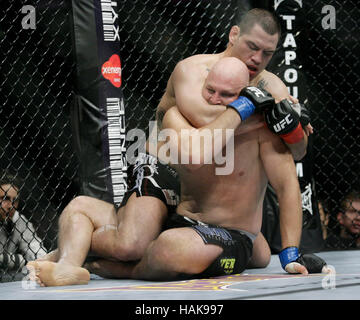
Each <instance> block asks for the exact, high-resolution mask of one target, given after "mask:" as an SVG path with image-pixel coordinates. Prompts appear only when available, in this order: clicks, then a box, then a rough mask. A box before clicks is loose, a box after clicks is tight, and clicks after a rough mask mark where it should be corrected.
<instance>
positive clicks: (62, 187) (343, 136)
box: [0, 0, 360, 279]
mask: <svg viewBox="0 0 360 320" xmlns="http://www.w3.org/2000/svg"><path fill="white" fill-rule="evenodd" d="M117 3H118V6H117V8H119V11H118V15H119V25H120V29H119V34H120V40H121V41H120V45H121V48H120V56H121V59H122V79H123V93H124V98H125V107H126V126H127V130H129V129H132V128H141V129H143V130H144V131H145V132H147V130H148V126H149V121H150V120H154V116H155V109H156V106H157V104H158V102H159V100H160V98H161V96H162V94H163V92H164V89H165V87H166V83H167V79H168V78H169V76H170V74H171V71H172V70H173V68H174V67H175V65H176V63H177V62H178V61H179V60H181V59H183V58H186V57H188V56H190V55H194V54H199V53H216V52H220V51H223V50H224V49H225V47H226V45H227V39H228V32H229V30H230V27H231V25H233V24H234V23H235V20H236V15H237V12H238V11H241V12H243V11H246V10H248V9H250V8H251V7H252V6H260V7H261V6H262V7H266V6H268V5H269V2H268V1H236V0H218V1H209V0H201V1H200V0H196V1H195V0H119V1H117ZM302 3H303V10H304V11H305V16H306V21H305V24H306V28H305V38H306V41H307V48H306V52H307V56H306V57H305V58H303V59H302V61H303V68H304V72H305V73H306V76H307V82H308V86H309V91H308V100H309V107H310V109H311V116H312V124H313V126H314V128H315V133H314V151H313V152H314V170H313V173H314V179H315V182H316V191H317V197H318V199H319V202H320V204H321V205H322V207H323V208H324V212H325V218H324V219H323V220H324V237H325V234H326V235H327V236H331V235H333V234H336V233H338V232H340V230H341V229H342V225H341V224H340V222H339V219H338V210H339V205H340V202H341V199H342V198H343V197H344V196H345V195H346V194H347V193H349V192H350V191H352V190H355V189H358V188H359V169H360V168H359V161H358V156H359V149H360V143H359V140H358V137H359V136H360V135H359V126H358V124H359V118H360V115H359V113H360V111H359V108H358V105H359V99H360V92H359V81H360V80H359V75H360V70H359V56H360V54H359V53H360V52H359V35H358V32H357V31H358V29H359V23H358V21H360V20H359V18H360V9H359V8H358V6H357V5H356V2H355V1H349V0H346V1H331V0H329V1H322V0H316V1H313V2H312V3H311V5H310V4H309V3H308V2H307V1H302ZM25 5H28V6H33V8H34V9H35V14H36V15H35V25H34V26H35V28H32V27H33V26H32V25H31V22H32V21H31V14H30V11H25V12H23V10H24V6H25ZM327 5H331V6H333V7H334V8H335V10H336V25H335V28H332V29H331V28H329V29H325V28H324V25H323V20H324V17H325V16H326V12H325V13H324V12H323V11H322V10H324V9H323V8H324V6H327ZM0 10H1V11H0V13H1V15H0V55H1V60H0V71H1V72H0V96H1V100H0V101H1V109H0V119H1V131H0V158H1V165H0V168H1V172H2V175H3V176H4V175H5V174H8V173H12V174H13V175H14V176H15V178H16V179H17V181H19V182H18V184H19V185H18V187H19V200H20V202H19V205H18V211H19V213H20V214H21V215H23V216H24V219H23V220H24V221H26V224H27V225H30V223H31V224H32V225H33V230H34V234H35V233H36V235H37V237H38V238H39V239H41V241H42V245H43V246H44V248H45V249H46V250H47V251H49V250H52V249H54V248H55V247H56V241H57V220H58V217H59V215H60V213H61V211H62V210H63V208H64V207H65V206H66V204H67V203H68V202H69V201H70V200H71V199H72V198H73V197H74V196H76V195H77V194H79V181H78V167H79V163H78V159H77V157H76V155H75V152H74V148H73V145H72V128H71V117H70V109H71V101H72V94H73V90H74V89H73V85H74V77H75V74H74V73H75V71H74V70H75V62H74V61H75V60H74V58H73V48H72V41H71V38H72V34H71V21H70V20H71V19H70V18H71V1H66V0H53V1H43V0H37V1H36V0H33V1H30V0H28V1H26V2H24V3H21V2H18V1H12V0H2V1H1V3H0ZM1 178H2V177H1ZM5 227H6V226H5V224H4V223H2V224H1V230H5ZM352 236H353V238H352V239H353V241H354V243H356V239H357V238H356V235H352ZM34 237H35V236H34ZM7 245H8V243H6V242H5V243H1V244H0V250H2V252H0V253H1V254H4V253H5V254H6V253H9V252H7V249H6V248H7ZM335 247H336V245H335ZM338 247H339V248H342V246H341V245H340V244H339V246H338ZM35 254H36V252H35ZM21 267H22V266H21V264H20V266H18V269H17V270H15V271H20V269H21ZM0 272H1V274H0V277H1V278H2V279H9V275H10V274H11V272H10V270H9V268H7V267H6V266H4V265H1V268H0Z"/></svg>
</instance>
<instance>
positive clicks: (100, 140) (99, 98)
mask: <svg viewBox="0 0 360 320" xmlns="http://www.w3.org/2000/svg"><path fill="white" fill-rule="evenodd" d="M72 7H73V26H74V29H73V34H74V37H73V38H74V51H75V55H76V62H77V63H76V68H77V78H76V84H77V86H76V87H77V88H76V96H75V99H74V100H75V104H74V109H73V117H72V118H73V123H74V136H75V138H76V145H77V152H78V154H79V158H80V170H79V171H80V180H81V184H82V193H83V194H86V195H90V196H94V197H96V198H99V199H102V200H105V201H108V202H113V203H115V204H116V205H119V204H120V203H121V200H122V197H123V195H124V192H125V190H126V160H125V159H126V150H125V107H124V99H123V93H122V84H123V82H122V72H121V70H122V65H121V57H120V34H119V25H118V23H119V21H118V14H117V10H118V1H117V0H73V1H72Z"/></svg>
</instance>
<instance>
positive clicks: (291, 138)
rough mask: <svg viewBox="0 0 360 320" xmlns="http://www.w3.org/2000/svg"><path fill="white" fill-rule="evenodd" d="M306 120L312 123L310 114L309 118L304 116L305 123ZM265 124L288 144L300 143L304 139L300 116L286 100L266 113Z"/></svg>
mask: <svg viewBox="0 0 360 320" xmlns="http://www.w3.org/2000/svg"><path fill="white" fill-rule="evenodd" d="M304 108H305V107H304ZM306 111H307V110H306ZM306 119H308V120H309V121H310V119H309V117H308V113H307V117H306V116H305V115H304V118H303V120H304V123H305V122H306ZM265 122H266V124H267V126H268V128H269V129H270V131H272V132H274V133H275V134H277V135H279V136H280V137H281V138H282V139H283V140H284V141H285V142H286V143H288V144H294V143H298V142H300V141H301V140H302V139H303V137H304V131H303V129H302V126H301V125H302V124H301V123H300V116H299V114H298V113H297V112H296V111H295V109H294V108H293V107H292V106H291V104H290V102H289V101H288V100H286V99H284V100H281V101H280V102H279V103H277V104H275V106H274V108H272V109H270V110H267V111H266V112H265Z"/></svg>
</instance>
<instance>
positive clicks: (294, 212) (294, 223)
mask: <svg viewBox="0 0 360 320" xmlns="http://www.w3.org/2000/svg"><path fill="white" fill-rule="evenodd" d="M277 196H278V201H279V207H280V234H281V243H282V248H287V247H292V246H295V247H299V244H300V238H301V231H302V206H301V194H300V189H299V186H298V183H297V181H296V183H295V182H294V183H292V184H291V185H290V184H288V185H287V186H286V189H283V190H281V191H277Z"/></svg>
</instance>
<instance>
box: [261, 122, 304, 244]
mask: <svg viewBox="0 0 360 320" xmlns="http://www.w3.org/2000/svg"><path fill="white" fill-rule="evenodd" d="M261 133H262V134H261V136H260V156H261V159H262V162H263V165H264V168H265V172H266V174H267V176H268V179H269V182H270V183H271V185H272V186H273V187H274V189H275V191H276V194H277V196H278V201H279V209H280V233H281V241H282V247H283V248H286V247H289V246H296V247H298V246H299V243H300V237H301V230H302V209H301V194H300V187H299V182H298V179H297V176H296V170H295V164H294V161H293V159H292V157H291V154H290V153H289V151H288V150H287V149H286V147H285V146H284V144H282V143H281V140H280V138H279V137H277V136H276V135H274V134H272V133H271V132H270V131H269V130H268V129H265V128H264V130H262V132H261Z"/></svg>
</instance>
